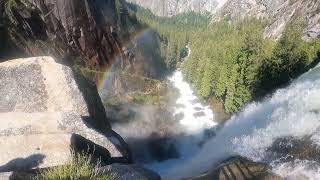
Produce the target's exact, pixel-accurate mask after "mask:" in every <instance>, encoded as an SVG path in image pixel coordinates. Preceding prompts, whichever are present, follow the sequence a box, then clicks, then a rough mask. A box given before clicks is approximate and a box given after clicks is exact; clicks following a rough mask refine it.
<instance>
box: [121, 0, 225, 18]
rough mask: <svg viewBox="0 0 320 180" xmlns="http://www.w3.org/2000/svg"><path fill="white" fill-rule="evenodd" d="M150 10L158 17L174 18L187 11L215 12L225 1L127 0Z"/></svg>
mask: <svg viewBox="0 0 320 180" xmlns="http://www.w3.org/2000/svg"><path fill="white" fill-rule="evenodd" d="M127 1H128V2H131V3H135V4H138V5H140V6H143V7H145V8H148V9H150V10H151V11H152V12H153V13H154V14H156V15H158V16H174V15H177V14H179V13H183V12H187V11H195V12H201V13H204V12H211V13H214V12H216V10H217V8H219V7H221V6H222V5H223V4H224V2H226V1H227V0H127Z"/></svg>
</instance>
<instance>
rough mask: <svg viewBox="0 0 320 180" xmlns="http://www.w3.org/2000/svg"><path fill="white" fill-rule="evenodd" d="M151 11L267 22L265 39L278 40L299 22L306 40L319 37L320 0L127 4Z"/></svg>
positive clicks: (144, 1) (170, 0)
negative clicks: (191, 12) (287, 28)
mask: <svg viewBox="0 0 320 180" xmlns="http://www.w3.org/2000/svg"><path fill="white" fill-rule="evenodd" d="M127 1H128V2H132V3H135V4H138V5H140V6H143V7H145V8H148V9H150V10H151V11H152V12H153V13H154V14H156V15H159V16H173V15H177V14H179V13H183V12H187V11H195V12H201V13H203V12H210V13H211V14H212V16H213V21H220V20H221V19H227V20H231V21H236V20H239V19H243V18H246V17H255V18H267V19H268V20H270V24H269V25H268V27H267V28H266V29H265V33H264V35H265V37H269V38H273V39H279V37H280V36H281V34H282V32H283V31H284V29H285V26H286V25H287V24H288V23H289V22H291V21H293V20H299V21H301V22H302V23H305V25H306V27H305V29H304V39H306V40H310V39H313V38H319V37H320V24H319V22H320V1H319V0H127Z"/></svg>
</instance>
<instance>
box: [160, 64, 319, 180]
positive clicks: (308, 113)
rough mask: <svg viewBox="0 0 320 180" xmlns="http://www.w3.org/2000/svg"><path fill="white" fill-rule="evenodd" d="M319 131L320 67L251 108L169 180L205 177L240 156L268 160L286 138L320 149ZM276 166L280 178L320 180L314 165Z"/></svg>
mask: <svg viewBox="0 0 320 180" xmlns="http://www.w3.org/2000/svg"><path fill="white" fill-rule="evenodd" d="M181 101H182V100H181ZM183 101H185V100H183ZM187 122H189V121H187ZM187 124H188V123H187ZM319 128H320V67H319V66H317V67H315V68H314V69H313V70H311V71H309V72H307V73H305V74H304V75H302V76H301V77H300V78H298V79H297V80H295V81H293V82H292V84H291V85H290V86H288V87H287V88H284V89H279V90H278V91H276V92H275V93H274V94H273V95H272V97H270V98H266V99H265V100H263V101H262V102H257V103H251V104H249V105H248V106H247V107H245V108H244V109H243V111H242V112H241V113H239V114H238V115H235V116H233V117H232V118H231V119H230V120H228V121H227V123H226V124H225V125H224V126H223V127H222V128H221V129H220V130H219V131H218V132H216V136H215V137H214V138H212V139H210V140H209V141H208V142H207V143H206V144H205V145H204V146H203V147H202V149H201V151H200V152H199V153H197V154H196V155H195V156H194V157H193V158H192V159H187V160H185V162H184V163H180V164H179V165H178V166H176V167H174V168H173V169H171V171H170V172H169V173H167V174H166V175H164V179H180V178H181V177H188V176H193V175H196V174H199V173H202V172H204V171H206V170H208V169H210V167H212V165H213V164H215V163H217V162H218V161H220V160H223V159H225V158H228V157H230V156H234V155H241V156H243V157H248V158H250V159H252V160H255V161H260V160H263V159H265V158H266V149H267V148H268V147H270V146H271V145H272V143H273V142H274V140H276V139H277V138H280V137H287V136H292V137H304V136H306V135H310V136H311V137H312V138H311V139H312V141H313V143H314V144H317V145H320V132H319V131H318V130H319ZM270 165H273V171H274V172H275V173H277V174H279V175H281V176H284V177H289V179H290V177H291V178H293V179H294V177H297V176H300V177H301V175H302V176H305V177H308V178H310V179H320V167H319V166H318V165H316V164H315V163H314V162H311V161H294V162H290V163H283V164H276V163H272V162H271V163H270Z"/></svg>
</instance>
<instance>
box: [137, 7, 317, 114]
mask: <svg viewBox="0 0 320 180" xmlns="http://www.w3.org/2000/svg"><path fill="white" fill-rule="evenodd" d="M292 2H295V1H292ZM133 9H134V12H136V14H137V18H138V20H139V21H142V22H144V23H146V24H147V25H149V26H150V27H152V28H155V29H156V30H157V31H158V32H159V33H160V39H161V56H162V59H163V60H164V62H165V63H166V65H167V68H168V69H171V70H173V69H175V68H177V66H178V65H179V64H182V71H183V74H184V76H185V78H186V80H187V81H189V82H190V83H191V84H192V85H193V87H194V88H195V90H196V92H197V94H198V95H199V96H201V97H202V98H210V97H211V96H216V97H218V98H219V99H220V100H221V101H222V102H224V107H225V110H226V111H227V112H228V113H233V112H237V111H238V110H239V109H240V108H241V107H243V106H244V105H245V104H246V103H248V102H249V101H251V100H253V99H255V98H258V97H261V96H263V95H265V94H266V93H268V92H270V91H271V90H273V89H274V88H276V87H279V86H281V85H284V84H286V83H287V82H289V81H290V80H291V79H293V78H295V77H297V76H298V75H300V74H301V73H303V72H305V71H306V70H307V68H308V67H310V63H312V62H313V61H314V60H315V58H317V57H318V56H320V51H319V49H320V41H319V40H317V41H312V42H310V43H306V42H303V41H302V39H301V37H302V34H301V32H302V27H303V24H297V23H292V24H290V25H289V26H288V27H287V28H286V30H285V32H284V34H283V36H282V37H281V39H280V40H279V41H278V42H274V41H272V40H270V39H265V38H263V30H264V28H265V26H266V25H267V21H264V20H257V19H244V20H241V21H240V20H239V21H238V22H237V23H234V24H231V23H230V22H229V21H227V20H222V21H220V22H216V23H212V24H210V17H209V16H207V15H201V14H197V13H194V12H190V13H185V14H181V15H177V16H173V17H171V18H167V17H157V16H155V15H153V14H152V13H151V12H150V11H149V10H146V9H143V8H140V7H137V6H135V8H133ZM187 45H189V47H191V52H192V53H191V55H190V56H189V57H188V60H187V61H185V62H183V63H182V61H183V58H185V57H186V56H187V54H188V49H186V46H187Z"/></svg>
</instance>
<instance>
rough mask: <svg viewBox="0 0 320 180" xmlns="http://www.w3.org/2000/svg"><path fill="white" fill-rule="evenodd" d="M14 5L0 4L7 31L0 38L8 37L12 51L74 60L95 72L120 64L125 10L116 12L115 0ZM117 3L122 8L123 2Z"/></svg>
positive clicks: (38, 0) (24, 0)
mask: <svg viewBox="0 0 320 180" xmlns="http://www.w3.org/2000/svg"><path fill="white" fill-rule="evenodd" d="M14 2H16V3H15V5H12V6H9V7H4V6H5V4H6V3H1V4H0V6H1V7H0V16H1V18H0V19H1V20H0V23H3V24H4V27H5V28H6V30H2V31H3V33H2V36H3V37H10V38H9V39H10V41H11V42H12V44H13V46H14V47H12V48H18V49H20V50H21V51H23V52H25V53H26V54H27V55H29V56H40V55H50V56H53V57H55V58H56V59H59V60H65V61H66V62H67V63H70V64H74V63H76V60H75V59H77V61H79V62H77V63H81V64H84V65H85V66H86V67H88V68H93V69H98V70H99V69H101V68H103V67H104V66H108V65H110V64H111V63H112V62H113V61H115V60H123V52H122V45H121V43H120V40H119V35H120V34H121V30H120V28H121V26H122V24H125V23H126V15H127V14H126V12H127V11H126V7H125V6H120V7H118V9H117V7H116V4H115V1H114V0H104V1H87V0H61V1H53V0H49V1H44V0H14ZM119 2H121V3H122V4H124V1H123V0H119ZM120 5H121V4H120ZM119 8H120V9H121V12H120V9H119ZM4 27H2V29H4ZM0 29H1V28H0ZM0 36H1V35H0ZM0 51H1V49H0ZM1 54H2V53H0V55H1Z"/></svg>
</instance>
